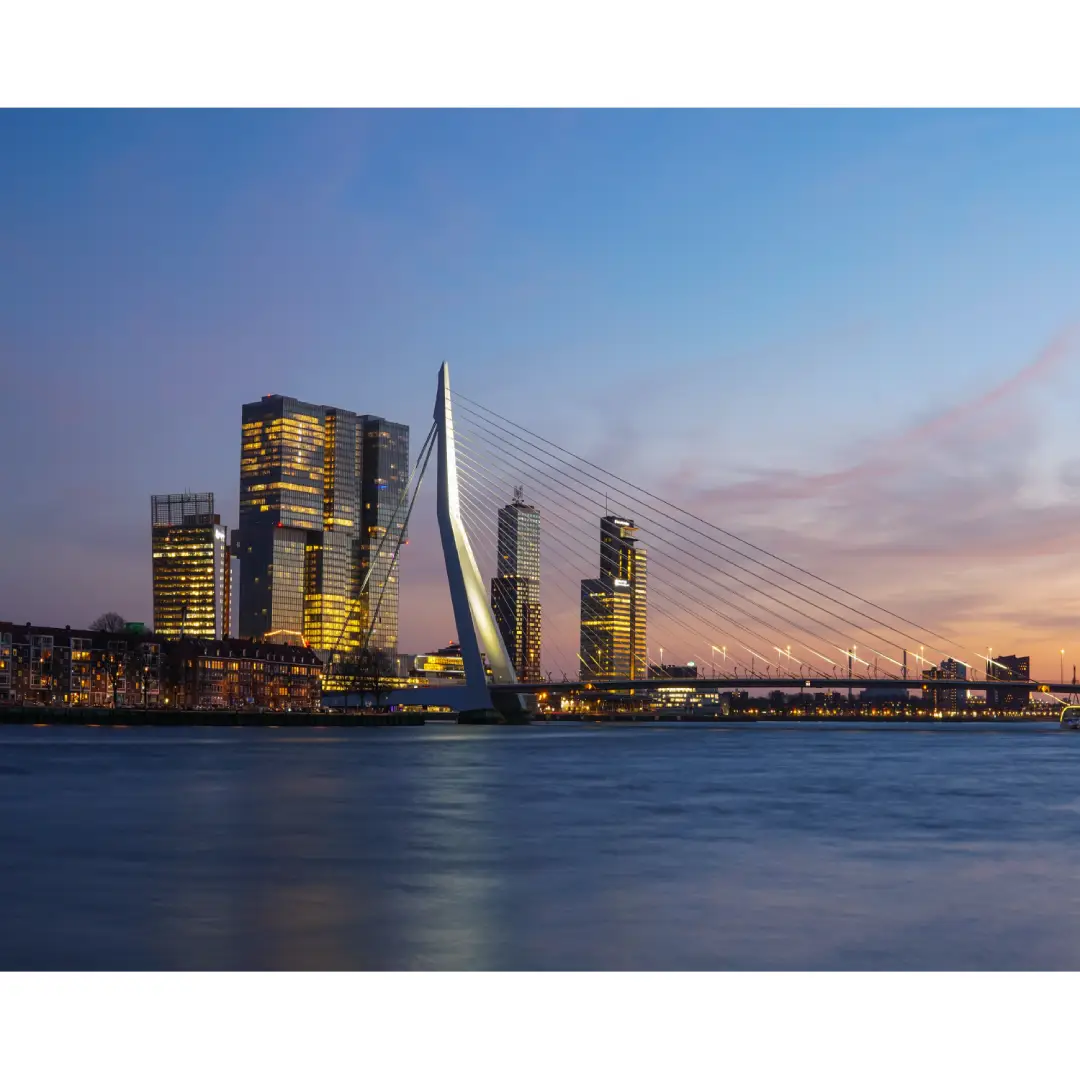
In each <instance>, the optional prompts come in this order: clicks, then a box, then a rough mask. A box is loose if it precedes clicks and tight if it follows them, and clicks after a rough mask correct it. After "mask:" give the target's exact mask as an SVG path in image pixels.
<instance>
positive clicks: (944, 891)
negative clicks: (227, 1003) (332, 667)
mask: <svg viewBox="0 0 1080 1080" xmlns="http://www.w3.org/2000/svg"><path fill="white" fill-rule="evenodd" d="M1058 735H1059V733H1058V732H1056V731H1054V730H1053V729H1052V728H1050V727H1040V726H1029V725H1025V726H1017V727H1013V728H976V727H965V728H963V729H958V728H947V727H934V728H926V729H923V730H919V729H912V728H903V729H889V728H873V729H863V730H858V729H856V730H852V729H849V728H828V727H821V726H816V725H815V726H814V727H813V728H797V727H789V728H779V727H769V728H767V727H761V726H758V727H746V728H742V727H717V728H712V729H708V728H694V729H692V730H686V729H670V728H669V729H662V728H651V729H650V728H602V729H598V728H595V727H588V728H574V727H562V728H533V729H527V730H502V731H500V730H490V729H489V730H462V729H458V728H455V727H436V726H430V727H428V728H423V729H402V730H394V731H349V732H304V731H288V730H280V731H245V730H238V731H230V732H218V731H201V730H193V731H188V732H179V731H138V730H115V731H114V730H111V729H101V730H96V731H94V732H78V731H65V730H63V729H56V728H54V729H48V730H35V729H14V728H11V729H5V730H3V731H0V756H2V757H3V760H4V769H3V770H0V866H2V867H3V869H4V872H3V873H2V874H0V966H3V967H4V968H61V969H64V968H104V969H113V968H197V969H228V968H241V969H262V968H299V969H307V968H314V969H336V968H344V969H383V968H391V969H399V968H400V969H434V970H442V969H493V968H504V969H545V968H547V969H620V968H646V969H672V968H673V969H722V968H777V969H787V968H795V969H803V968H811V969H818V968H840V969H847V968H863V969H874V968H916V969H926V968H929V969H938V968H945V969H950V968H966V969H986V968H1006V969H1009V968H1069V969H1072V968H1077V967H1080V930H1078V929H1077V926H1078V921H1077V915H1078V914H1080V911H1078V905H1080V901H1078V899H1077V897H1078V894H1080V888H1078V887H1080V843H1078V841H1080V813H1078V812H1077V811H1078V810H1080V799H1078V798H1077V796H1076V787H1075V781H1074V778H1075V775H1076V766H1077V764H1078V762H1077V758H1078V755H1080V740H1077V739H1076V737H1075V736H1072V737H1070V736H1069V735H1065V736H1064V737H1061V738H1059V737H1057V736H1058Z"/></svg>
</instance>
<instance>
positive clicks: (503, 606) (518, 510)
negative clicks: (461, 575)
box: [491, 487, 541, 682]
mask: <svg viewBox="0 0 1080 1080" xmlns="http://www.w3.org/2000/svg"><path fill="white" fill-rule="evenodd" d="M491 609H492V611H493V612H494V613H495V623H496V625H497V626H498V628H499V632H500V633H501V634H502V639H503V642H504V643H505V645H506V651H507V653H508V654H509V656H510V662H511V663H512V664H513V665H514V670H515V671H516V672H517V676H518V679H519V680H520V681H521V682H539V681H540V678H541V674H540V642H541V623H540V511H539V510H537V509H536V508H535V507H533V506H529V505H527V504H526V502H525V498H524V492H523V491H522V489H521V488H520V487H519V488H515V489H514V498H513V501H512V502H510V503H508V504H507V505H506V506H503V507H502V508H501V509H500V510H499V539H498V547H497V552H496V576H495V577H493V578H492V579H491Z"/></svg>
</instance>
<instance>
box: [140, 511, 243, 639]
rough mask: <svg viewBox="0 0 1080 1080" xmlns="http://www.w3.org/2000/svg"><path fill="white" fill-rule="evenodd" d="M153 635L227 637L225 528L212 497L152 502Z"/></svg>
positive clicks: (227, 593)
mask: <svg viewBox="0 0 1080 1080" xmlns="http://www.w3.org/2000/svg"><path fill="white" fill-rule="evenodd" d="M150 535H151V548H152V555H153V567H154V569H153V580H154V633H156V634H162V635H164V636H165V637H170V638H179V637H196V638H213V639H217V638H222V637H227V636H228V634H229V614H230V613H229V594H230V587H231V578H230V564H229V549H228V545H227V544H226V530H225V526H224V525H222V524H221V518H220V516H219V515H217V514H215V513H214V496H213V495H212V494H210V493H209V492H205V493H203V494H199V495H192V494H190V493H187V494H182V495H151V496H150Z"/></svg>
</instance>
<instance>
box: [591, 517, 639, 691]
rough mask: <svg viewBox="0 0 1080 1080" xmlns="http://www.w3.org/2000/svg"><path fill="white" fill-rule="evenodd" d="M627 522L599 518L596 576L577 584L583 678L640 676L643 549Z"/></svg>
mask: <svg viewBox="0 0 1080 1080" xmlns="http://www.w3.org/2000/svg"><path fill="white" fill-rule="evenodd" d="M636 532H637V528H636V526H635V525H634V523H633V522H632V521H629V520H627V519H625V518H618V517H614V516H611V515H608V516H606V517H603V518H601V520H600V576H599V577H598V578H586V579H584V580H583V581H582V582H581V632H580V648H579V654H580V661H581V677H582V678H583V679H643V678H645V677H646V673H647V670H648V659H647V655H646V572H645V549H644V548H640V547H638V546H637V538H636V536H635V535H634V534H635V533H636Z"/></svg>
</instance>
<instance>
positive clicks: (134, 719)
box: [0, 705, 426, 728]
mask: <svg viewBox="0 0 1080 1080" xmlns="http://www.w3.org/2000/svg"><path fill="white" fill-rule="evenodd" d="M425 718H426V714H425V713H419V712H407V713H406V712H396V713H325V712H241V711H231V710H228V709H87V708H74V709H61V708H56V709H53V708H47V707H36V706H31V707H29V708H27V707H25V706H18V705H16V706H9V707H7V708H3V709H0V725H3V724H58V725H69V726H73V727H267V728H270V727H350V728H352V727H365V728H366V727H419V726H421V725H423V724H424V723H425Z"/></svg>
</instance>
